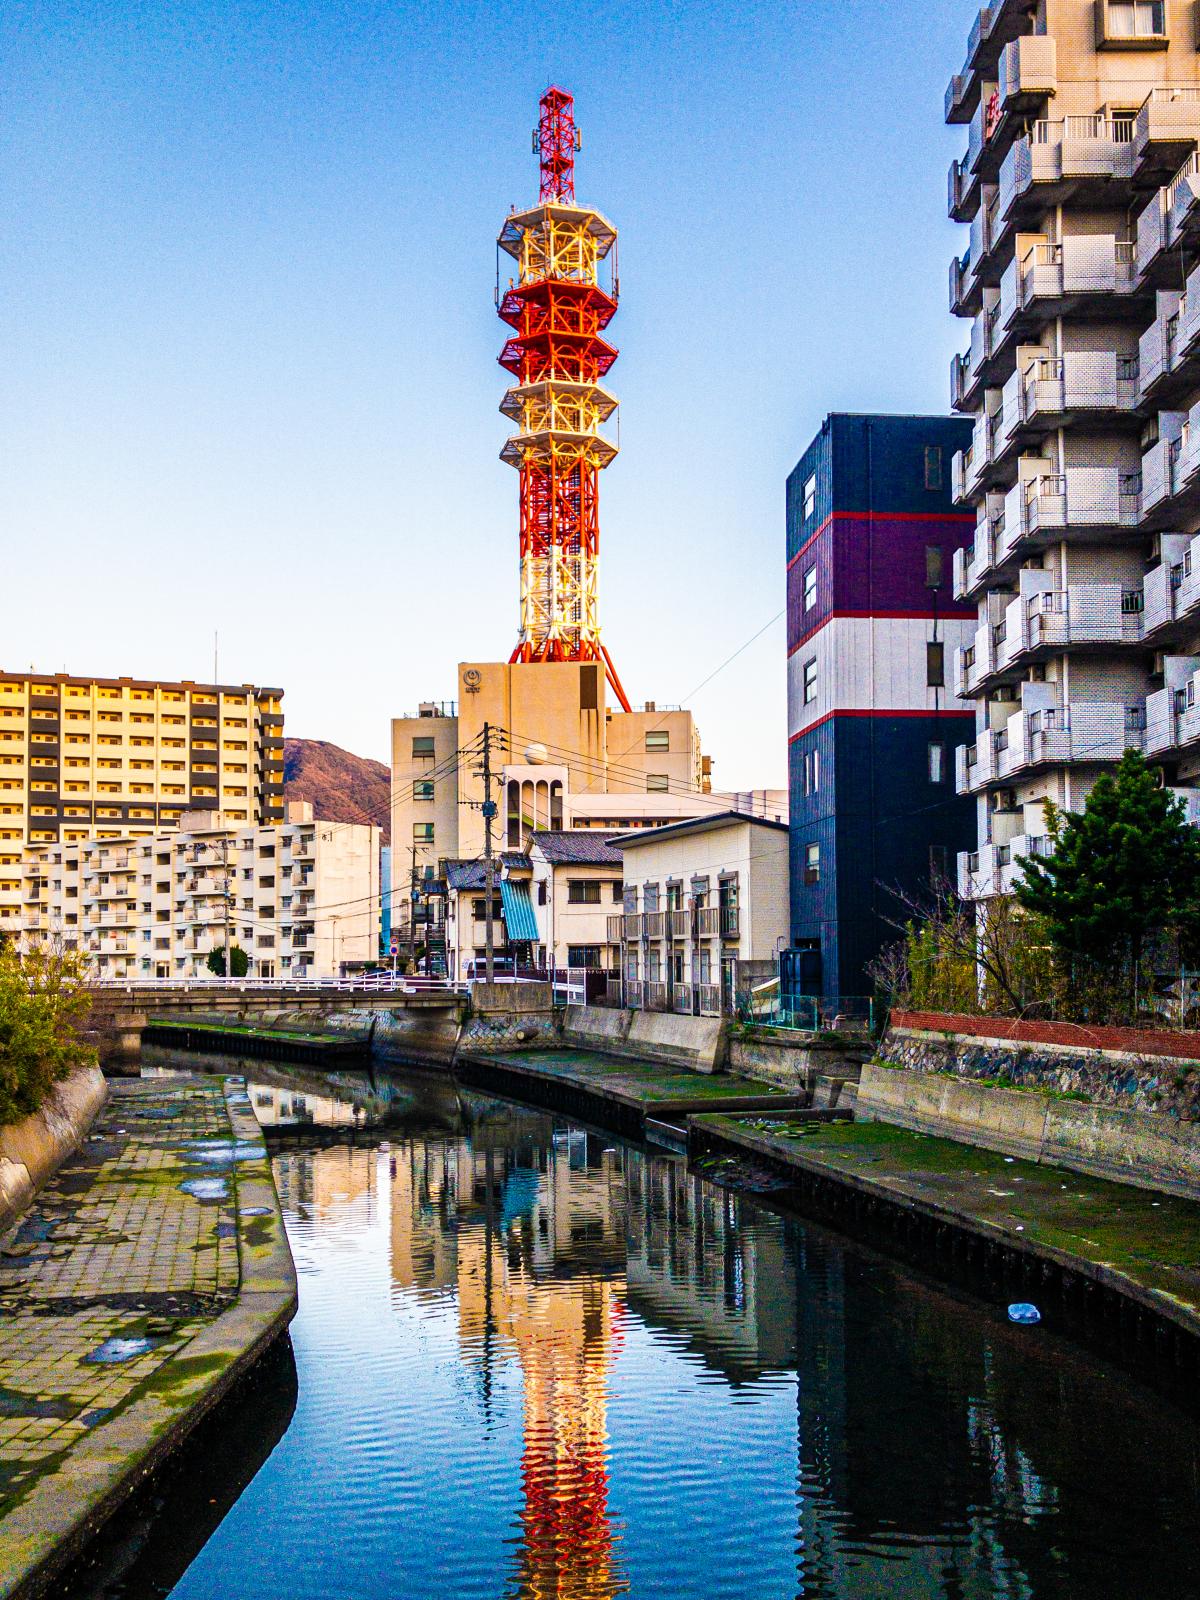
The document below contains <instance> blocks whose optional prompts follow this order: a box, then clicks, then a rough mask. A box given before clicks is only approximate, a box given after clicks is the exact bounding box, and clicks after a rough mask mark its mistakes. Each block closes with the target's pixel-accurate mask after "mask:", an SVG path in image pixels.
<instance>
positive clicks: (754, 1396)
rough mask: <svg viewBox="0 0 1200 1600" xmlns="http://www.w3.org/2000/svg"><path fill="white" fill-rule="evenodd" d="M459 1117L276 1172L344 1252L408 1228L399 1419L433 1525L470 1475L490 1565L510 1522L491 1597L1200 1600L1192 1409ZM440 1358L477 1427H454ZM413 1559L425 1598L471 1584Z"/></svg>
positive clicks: (723, 1203)
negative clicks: (437, 1382)
mask: <svg viewBox="0 0 1200 1600" xmlns="http://www.w3.org/2000/svg"><path fill="white" fill-rule="evenodd" d="M430 1109H431V1108H425V1109H424V1111H422V1109H421V1108H420V1107H414V1108H413V1112H412V1122H411V1124H410V1127H408V1128H404V1129H400V1128H397V1127H396V1126H395V1125H393V1126H391V1127H390V1128H389V1130H388V1143H387V1145H386V1146H385V1147H384V1148H383V1149H382V1150H375V1149H370V1150H368V1149H364V1148H362V1147H358V1148H355V1147H349V1148H347V1147H341V1148H334V1149H329V1150H323V1151H318V1152H315V1153H314V1152H311V1151H304V1152H296V1153H294V1154H288V1155H281V1156H280V1157H278V1158H277V1161H276V1172H277V1174H278V1176H279V1180H280V1187H281V1192H282V1194H283V1198H284V1203H285V1207H286V1208H288V1209H289V1210H293V1209H295V1208H297V1207H299V1209H300V1210H301V1211H302V1213H303V1214H304V1215H305V1216H307V1217H308V1218H310V1219H311V1221H312V1224H313V1225H314V1226H315V1228H316V1230H317V1236H319V1231H320V1226H321V1224H322V1220H323V1219H328V1221H329V1223H330V1224H333V1225H338V1226H341V1227H342V1228H343V1229H344V1228H345V1227H346V1225H347V1219H349V1218H351V1217H352V1216H360V1217H363V1218H368V1219H369V1218H378V1219H379V1223H378V1224H375V1223H372V1224H371V1226H370V1228H369V1230H368V1232H367V1233H355V1232H353V1229H351V1230H350V1232H349V1233H348V1234H347V1238H350V1237H353V1238H354V1239H355V1240H365V1239H366V1238H367V1237H368V1236H369V1237H371V1238H372V1239H375V1240H377V1241H378V1245H377V1246H375V1247H373V1248H378V1247H382V1246H385V1245H386V1249H387V1251H388V1254H389V1257H390V1259H389V1261H388V1264H387V1268H388V1270H387V1273H386V1274H383V1275H382V1279H383V1282H382V1285H381V1287H383V1289H384V1292H385V1293H386V1292H388V1291H387V1288H386V1285H387V1282H388V1281H389V1280H390V1295H391V1310H392V1314H393V1316H394V1317H395V1319H396V1321H397V1324H400V1323H402V1324H403V1326H402V1328H401V1327H398V1330H397V1338H398V1342H399V1343H400V1344H402V1345H403V1347H404V1349H405V1350H406V1351H408V1352H409V1353H410V1358H411V1359H410V1360H409V1361H408V1364H407V1365H406V1366H405V1368H404V1371H405V1373H406V1382H407V1383H408V1384H409V1385H410V1387H409V1388H408V1389H406V1390H403V1391H400V1397H399V1398H398V1397H397V1395H396V1393H395V1392H393V1393H392V1395H391V1404H392V1405H393V1407H397V1408H398V1409H399V1410H400V1411H401V1412H402V1417H403V1435H402V1443H401V1447H402V1448H403V1449H404V1450H405V1451H406V1452H411V1451H413V1450H416V1451H418V1452H419V1451H421V1450H422V1449H424V1450H425V1451H426V1452H427V1453H426V1454H425V1455H424V1456H423V1457H421V1459H420V1460H418V1461H417V1462H416V1463H415V1465H413V1467H412V1469H411V1470H412V1474H413V1475H414V1477H415V1479H416V1480H417V1486H416V1487H415V1488H414V1493H415V1494H416V1496H417V1500H416V1507H417V1509H415V1510H413V1511H410V1513H409V1515H410V1517H411V1516H413V1515H415V1516H416V1517H417V1518H418V1522H419V1519H420V1515H421V1511H420V1509H419V1508H421V1507H423V1508H424V1511H425V1515H426V1516H428V1514H429V1508H430V1507H432V1506H435V1505H437V1503H438V1500H439V1498H440V1497H443V1496H444V1495H445V1492H446V1485H447V1480H448V1476H449V1479H450V1480H451V1481H452V1482H453V1488H454V1493H455V1495H456V1496H458V1495H461V1496H463V1497H464V1499H465V1500H466V1502H467V1504H468V1505H469V1507H470V1512H471V1514H472V1515H473V1516H474V1518H475V1522H476V1524H477V1525H478V1526H476V1527H475V1529H474V1531H473V1530H472V1528H471V1527H470V1526H467V1525H466V1524H463V1523H462V1522H461V1519H460V1522H459V1523H458V1524H456V1526H461V1527H462V1536H463V1545H464V1549H465V1548H466V1547H468V1546H469V1545H470V1544H471V1542H472V1539H473V1538H475V1537H476V1536H477V1534H478V1531H479V1527H482V1526H490V1527H496V1519H497V1518H499V1519H500V1528H499V1530H498V1531H499V1532H500V1536H501V1538H504V1537H505V1536H507V1539H508V1542H509V1547H510V1549H511V1559H510V1562H509V1564H508V1567H507V1570H506V1571H505V1572H504V1573H503V1574H499V1573H497V1572H496V1571H495V1569H494V1567H493V1568H492V1569H491V1570H490V1571H489V1572H486V1573H485V1574H484V1575H483V1577H482V1578H481V1579H480V1585H479V1586H477V1587H476V1589H472V1590H471V1591H470V1592H471V1593H473V1594H474V1593H484V1594H486V1595H487V1596H488V1597H489V1600H490V1597H492V1596H494V1595H496V1594H499V1593H504V1592H507V1593H508V1594H509V1595H510V1597H518V1596H519V1597H522V1600H525V1597H540V1596H562V1597H580V1600H582V1597H592V1596H596V1597H601V1596H611V1595H618V1594H623V1593H627V1592H639V1593H646V1594H653V1595H656V1596H657V1595H672V1596H678V1595H684V1594H686V1595H688V1596H689V1597H692V1596H696V1597H698V1596H700V1595H704V1596H706V1597H708V1596H716V1595H720V1596H722V1597H731V1600H732V1597H736V1600H742V1596H745V1595H750V1594H753V1595H758V1594H763V1595H767V1594H770V1595H772V1596H774V1597H777V1600H784V1597H787V1600H791V1597H793V1596H796V1595H803V1596H804V1597H805V1600H881V1597H883V1596H885V1595H891V1596H898V1595H905V1596H911V1597H912V1600H926V1597H928V1600H1032V1597H1040V1596H1055V1597H1058V1596H1070V1597H1078V1600H1085V1597H1086V1600H1095V1597H1098V1596H1101V1595H1103V1596H1104V1597H1105V1600H1118V1597H1126V1596H1128V1597H1129V1600H1134V1597H1135V1596H1136V1597H1137V1600H1141V1597H1142V1596H1143V1595H1144V1594H1145V1593H1147V1592H1151V1591H1150V1590H1149V1589H1147V1587H1146V1579H1147V1576H1148V1574H1152V1575H1153V1578H1154V1587H1153V1592H1156V1593H1161V1594H1171V1595H1185V1594H1200V1553H1198V1551H1197V1547H1196V1543H1195V1540H1194V1537H1193V1536H1192V1533H1191V1530H1192V1528H1193V1527H1194V1525H1195V1518H1196V1515H1197V1512H1198V1510H1200V1488H1198V1485H1200V1449H1198V1433H1197V1427H1196V1423H1195V1421H1194V1420H1193V1419H1192V1418H1191V1417H1190V1416H1186V1415H1184V1414H1182V1413H1180V1412H1179V1411H1177V1410H1175V1409H1174V1408H1173V1407H1172V1406H1170V1405H1169V1404H1168V1403H1167V1402H1166V1401H1165V1400H1160V1399H1159V1398H1158V1397H1156V1396H1155V1395H1153V1394H1152V1393H1150V1392H1149V1391H1147V1390H1145V1389H1144V1388H1141V1387H1140V1386H1138V1385H1137V1384H1136V1383H1133V1382H1130V1381H1129V1380H1127V1379H1124V1378H1122V1376H1121V1375H1120V1374H1119V1373H1117V1372H1115V1371H1114V1370H1113V1369H1111V1368H1110V1367H1108V1366H1106V1365H1105V1364H1104V1363H1102V1362H1099V1361H1096V1360H1093V1359H1092V1358H1091V1357H1089V1356H1087V1355H1086V1354H1084V1353H1082V1352H1080V1351H1078V1350H1075V1349H1073V1348H1072V1347H1070V1346H1069V1345H1067V1344H1065V1343H1063V1342H1061V1341H1058V1340H1056V1339H1055V1338H1054V1337H1053V1335H1052V1334H1051V1333H1049V1332H1047V1331H1046V1330H1044V1329H1043V1330H1041V1331H1040V1332H1039V1333H1038V1335H1037V1336H1036V1337H1033V1338H1031V1337H1030V1335H1029V1334H1028V1332H1027V1331H1026V1330H1021V1329H1015V1328H1012V1327H1011V1326H1009V1325H1008V1324H1007V1322H1006V1321H1005V1320H1004V1317H1003V1308H1002V1307H998V1308H991V1309H989V1308H987V1307H984V1306H981V1305H980V1304H978V1303H977V1302H975V1301H973V1300H971V1299H969V1298H963V1297H959V1296H957V1295H955V1294H953V1293H950V1292H948V1291H947V1290H945V1289H943V1288H940V1287H938V1286H936V1285H933V1284H931V1283H928V1282H925V1281H923V1280H922V1279H921V1278H920V1277H919V1276H915V1275H914V1274H912V1273H910V1272H909V1271H907V1270H906V1269H904V1268H903V1267H901V1266H899V1265H897V1264H895V1263H893V1262H891V1261H889V1260H888V1259H886V1258H885V1257H883V1256H880V1255H877V1254H874V1253H873V1252H870V1251H867V1250H864V1249H862V1248H860V1247H858V1246H856V1245H853V1244H850V1243H849V1242H848V1241H845V1240H842V1239H840V1238H839V1237H837V1236H836V1235H833V1234H830V1233H826V1232H825V1231H823V1230H822V1229H820V1228H817V1227H813V1226H811V1225H810V1224H808V1223H805V1222H801V1221H798V1220H791V1219H783V1218H780V1217H778V1216H775V1215H772V1214H770V1213H769V1212H767V1211H765V1210H764V1209H763V1208H762V1207H761V1206H759V1205H757V1204H756V1203H754V1202H753V1201H750V1200H745V1199H741V1198H739V1197H737V1196H734V1195H731V1194H729V1193H727V1192H724V1191H722V1190H720V1189H718V1188H717V1187H715V1186H714V1185H712V1184H710V1183H708V1182H706V1181H704V1180H702V1179H700V1178H698V1177H696V1176H694V1175H691V1174H689V1173H688V1172H687V1171H686V1169H685V1168H684V1167H683V1166H682V1165H681V1164H680V1163H677V1162H673V1161H670V1160H666V1159H661V1158H657V1157H652V1156H648V1155H646V1154H644V1153H643V1152H640V1151H638V1150H635V1149H630V1148H626V1147H623V1146H617V1145H614V1144H611V1143H610V1142H609V1141H608V1140H606V1139H604V1138H600V1137H597V1136H594V1135H589V1134H586V1133H585V1132H583V1131H582V1130H578V1129H565V1128H561V1129H556V1128H555V1126H554V1122H553V1119H551V1118H549V1117H547V1116H545V1115H543V1114H541V1113H537V1112H532V1111H529V1112H526V1111H522V1110H520V1109H518V1108H515V1107H512V1106H507V1105H501V1104H499V1103H496V1102H489V1101H486V1100H482V1099H477V1098H476V1097H469V1098H466V1099H465V1100H464V1101H463V1102H462V1103H461V1104H460V1105H456V1106H453V1107H442V1106H439V1107H438V1108H437V1114H436V1116H434V1115H431V1114H430ZM385 1225H386V1231H382V1230H383V1229H384V1226H385ZM355 1248H356V1249H357V1248H359V1245H358V1244H356V1245H355ZM362 1248H365V1244H364V1245H363V1246H362ZM330 1270H332V1269H330ZM303 1298H304V1297H303V1294H302V1302H303ZM398 1314H402V1315H398ZM431 1360H435V1361H436V1362H437V1363H439V1364H440V1368H441V1370H446V1369H447V1368H449V1369H450V1370H453V1371H456V1372H458V1373H460V1374H461V1375H462V1379H463V1383H462V1388H461V1389H457V1388H456V1392H457V1393H458V1394H460V1395H463V1396H465V1404H466V1410H465V1411H463V1412H461V1413H456V1415H454V1416H453V1417H447V1416H446V1415H444V1414H443V1415H442V1416H441V1417H439V1418H437V1419H436V1426H435V1425H434V1424H433V1423H432V1422H430V1421H429V1420H428V1395H427V1392H426V1390H427V1387H428V1386H429V1384H430V1381H431V1380H430V1376H429V1375H430V1373H431V1368H430V1361H431ZM414 1384H415V1385H416V1387H415V1388H412V1387H411V1385H414ZM445 1387H446V1386H445V1385H444V1384H443V1385H442V1386H441V1392H443V1393H445ZM303 1392H304V1390H303V1384H302V1386H301V1394H302V1397H303ZM746 1401H753V1402H754V1404H752V1405H747V1404H745V1402H746ZM347 1403H348V1404H354V1403H363V1404H365V1403H367V1402H365V1401H362V1402H356V1401H354V1400H353V1399H348V1401H347ZM442 1404H443V1407H444V1406H445V1404H446V1402H445V1400H443V1401H442ZM518 1408H519V1409H518ZM464 1426H465V1427H466V1428H468V1429H472V1428H478V1429H479V1431H480V1433H481V1435H482V1436H485V1437H486V1439H487V1440H489V1441H490V1444H489V1447H488V1450H487V1451H486V1452H483V1453H481V1452H480V1451H479V1449H477V1448H475V1449H474V1450H473V1451H472V1452H471V1454H470V1459H471V1460H472V1462H473V1463H474V1464H475V1470H476V1471H481V1470H482V1471H486V1472H487V1474H488V1475H487V1477H486V1482H483V1483H479V1484H475V1483H474V1482H473V1481H472V1482H467V1481H466V1480H464V1478H463V1477H462V1462H463V1461H464V1460H465V1459H466V1455H467V1448H466V1447H467V1444H468V1440H467V1439H466V1436H465V1435H464V1433H463V1431H462V1430H463V1427H464ZM610 1435H611V1437H610ZM409 1459H410V1456H409V1455H408V1454H406V1456H405V1460H406V1462H407V1461H408V1460H409ZM456 1466H457V1467H458V1469H459V1470H458V1475H457V1477H456V1476H455V1473H456ZM492 1468H495V1469H496V1470H495V1472H494V1473H493V1471H492ZM497 1488H498V1489H499V1495H497ZM456 1503H457V1502H456ZM371 1510H372V1514H375V1513H376V1512H377V1513H378V1514H380V1515H389V1514H391V1507H390V1504H389V1503H388V1502H387V1499H386V1495H385V1494H384V1488H383V1485H382V1484H381V1485H380V1502H379V1504H378V1506H373V1507H372V1508H371ZM489 1519H490V1520H489ZM393 1534H394V1537H395V1539H396V1542H397V1547H398V1548H399V1547H401V1546H403V1547H404V1548H405V1549H408V1550H410V1553H409V1556H408V1559H409V1561H410V1564H412V1563H414V1562H415V1565H413V1566H412V1570H413V1572H414V1574H415V1573H416V1571H417V1570H418V1567H419V1562H420V1560H422V1559H429V1560H433V1561H436V1562H439V1563H440V1562H441V1561H443V1560H446V1559H453V1558H454V1555H455V1552H454V1551H450V1552H447V1551H446V1550H445V1548H444V1546H441V1547H439V1549H438V1550H437V1551H432V1550H431V1551H430V1552H429V1554H428V1556H427V1557H426V1554H425V1552H421V1553H420V1554H419V1556H418V1557H414V1556H413V1555H412V1553H411V1549H410V1546H409V1544H408V1542H407V1541H409V1540H410V1539H411V1538H412V1537H413V1536H414V1534H413V1525H412V1523H411V1521H410V1522H405V1523H403V1524H397V1525H396V1526H395V1527H394V1530H393ZM421 1536H422V1528H421V1527H420V1526H418V1527H417V1529H416V1533H415V1537H417V1538H418V1539H420V1538H421ZM501 1548H503V1546H502V1545H501ZM464 1581H465V1580H464ZM410 1592H419V1590H418V1589H417V1588H413V1589H412V1590H411V1591H410ZM462 1592H464V1593H465V1592H467V1589H466V1588H463V1590H462Z"/></svg>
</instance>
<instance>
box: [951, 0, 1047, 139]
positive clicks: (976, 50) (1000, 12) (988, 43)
mask: <svg viewBox="0 0 1200 1600" xmlns="http://www.w3.org/2000/svg"><path fill="white" fill-rule="evenodd" d="M1030 26H1031V23H1030V19H1029V12H1028V6H1027V5H1025V4H1023V3H1020V0H997V4H995V5H992V6H985V7H984V8H983V9H982V10H981V11H980V12H979V13H978V15H977V16H976V18H975V22H974V25H973V26H972V28H971V32H970V36H969V37H968V40H967V56H966V61H965V63H964V65H963V69H962V71H961V72H959V73H956V74H955V76H954V77H953V78H951V80H950V83H949V86H948V87H947V89H946V96H945V113H946V121H947V122H949V123H961V122H966V121H968V120H969V119H970V117H971V116H972V114H973V113H974V111H975V108H976V107H977V105H978V104H979V100H980V98H981V88H982V83H983V79H984V77H985V76H987V75H988V74H990V75H992V76H995V75H996V74H997V72H998V71H999V70H1000V67H1001V63H1002V61H1003V58H1004V52H1005V49H1006V47H1007V46H1008V45H1009V43H1010V41H1012V40H1013V39H1015V38H1016V37H1017V36H1018V35H1020V34H1022V33H1025V32H1026V31H1027V30H1028V29H1029V27H1030ZM1024 42H1026V41H1025V40H1022V43H1024ZM1045 42H1049V43H1051V44H1052V43H1053V40H1049V41H1045Z"/></svg>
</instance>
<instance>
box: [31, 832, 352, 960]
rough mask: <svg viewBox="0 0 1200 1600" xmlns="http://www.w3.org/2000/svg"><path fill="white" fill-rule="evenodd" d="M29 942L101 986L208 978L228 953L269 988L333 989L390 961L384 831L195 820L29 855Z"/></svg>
mask: <svg viewBox="0 0 1200 1600" xmlns="http://www.w3.org/2000/svg"><path fill="white" fill-rule="evenodd" d="M22 875H23V884H22V889H21V901H22V916H21V937H22V940H23V941H24V942H25V943H27V944H31V943H35V942H41V941H46V940H49V941H52V942H54V943H56V944H61V945H63V946H65V947H67V948H71V949H77V950H81V951H84V952H85V953H86V954H87V955H88V957H89V958H90V960H91V963H92V966H93V969H94V972H95V974H96V976H97V977H100V978H128V979H144V978H205V977H210V976H211V973H210V972H209V970H208V966H207V961H208V956H209V953H210V952H211V951H212V950H214V949H222V948H223V947H224V938H225V923H226V906H228V921H229V934H230V943H231V944H236V945H240V946H241V948H242V949H243V950H244V951H245V952H246V954H247V956H248V957H249V958H250V971H251V973H252V974H253V975H254V976H256V977H263V978H295V979H301V978H330V977H337V976H339V975H340V973H341V970H342V967H343V965H344V964H345V963H348V962H352V961H366V960H373V959H374V958H375V957H376V956H377V955H378V953H379V829H378V828H375V827H369V826H367V825H366V824H364V823H342V822H314V821H313V816H312V807H311V805H309V804H308V803H307V802H302V801H292V802H290V803H289V805H288V806H287V820H286V821H285V822H279V823H270V824H264V825H260V826H257V827H254V826H246V825H240V824H235V823H233V822H232V821H231V820H229V819H227V818H224V817H222V816H221V815H220V813H217V812H210V811H189V812H185V813H184V814H183V815H182V816H181V817H180V819H179V825H178V827H176V828H173V829H170V830H168V831H165V832H162V831H160V832H157V833H154V834H152V835H150V836H143V835H138V834H133V833H122V834H117V835H113V836H105V837H90V838H86V839H64V840H62V841H60V842H59V843H57V844H54V845H44V846H40V847H38V846H31V847H29V848H28V849H27V850H26V852H25V857H24V861H23V864H22Z"/></svg>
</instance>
